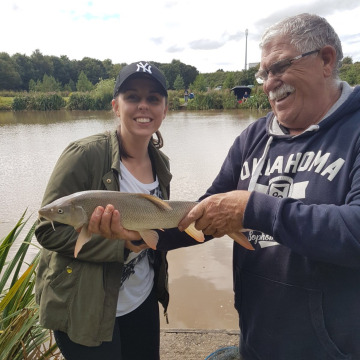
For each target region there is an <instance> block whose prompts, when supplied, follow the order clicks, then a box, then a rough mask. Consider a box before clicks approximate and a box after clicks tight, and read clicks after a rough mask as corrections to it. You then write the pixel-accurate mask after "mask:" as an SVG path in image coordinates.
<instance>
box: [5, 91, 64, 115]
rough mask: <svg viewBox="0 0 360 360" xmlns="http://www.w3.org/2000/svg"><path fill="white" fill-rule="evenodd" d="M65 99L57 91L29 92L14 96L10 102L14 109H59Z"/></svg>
mask: <svg viewBox="0 0 360 360" xmlns="http://www.w3.org/2000/svg"><path fill="white" fill-rule="evenodd" d="M64 106H65V100H64V99H63V98H62V97H61V96H60V95H59V94H57V93H31V94H26V95H24V94H22V95H18V96H15V98H14V101H13V103H12V109H13V110H14V111H20V110H42V111H44V110H45V111H46V110H60V109H61V108H63V107H64Z"/></svg>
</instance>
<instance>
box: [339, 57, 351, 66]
mask: <svg viewBox="0 0 360 360" xmlns="http://www.w3.org/2000/svg"><path fill="white" fill-rule="evenodd" d="M352 63H353V60H352V57H351V56H345V57H344V58H343V59H342V61H341V64H342V65H352Z"/></svg>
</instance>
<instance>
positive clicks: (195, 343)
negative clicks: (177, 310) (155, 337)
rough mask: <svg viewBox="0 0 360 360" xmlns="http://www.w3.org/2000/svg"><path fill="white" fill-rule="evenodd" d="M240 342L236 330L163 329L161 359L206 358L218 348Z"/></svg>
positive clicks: (199, 359)
mask: <svg viewBox="0 0 360 360" xmlns="http://www.w3.org/2000/svg"><path fill="white" fill-rule="evenodd" d="M238 344H239V331H236V330H183V329H162V330H161V333H160V354H161V360H204V359H205V358H206V357H207V356H208V355H210V354H212V353H213V352H214V351H215V350H217V349H220V348H223V347H226V346H237V345H238ZM224 360H225V359H224Z"/></svg>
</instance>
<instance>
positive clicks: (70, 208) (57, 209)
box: [38, 198, 88, 229]
mask: <svg viewBox="0 0 360 360" xmlns="http://www.w3.org/2000/svg"><path fill="white" fill-rule="evenodd" d="M38 213H39V217H42V218H45V219H46V220H49V221H51V222H54V221H56V222H59V223H62V224H67V225H71V226H73V227H74V228H75V229H78V228H80V227H81V226H83V225H84V224H85V223H87V222H88V217H87V215H86V212H85V210H84V209H83V207H82V206H80V205H76V204H75V203H74V202H72V201H69V200H68V201H63V198H62V199H59V200H55V201H53V202H52V203H50V204H48V205H45V206H44V207H42V208H41V209H40V210H39V211H38Z"/></svg>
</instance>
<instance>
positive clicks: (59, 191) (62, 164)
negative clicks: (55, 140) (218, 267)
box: [35, 131, 172, 346]
mask: <svg viewBox="0 0 360 360" xmlns="http://www.w3.org/2000/svg"><path fill="white" fill-rule="evenodd" d="M149 154H150V157H151V160H152V163H153V166H154V168H155V171H156V174H157V176H158V179H159V183H160V187H161V191H162V194H163V196H164V198H165V199H168V197H169V184H170V180H171V177H172V176H171V174H170V172H169V160H168V158H167V157H166V156H165V155H164V154H163V153H162V152H161V151H159V150H158V149H156V148H155V147H154V146H153V145H152V144H150V145H149ZM119 174H120V155H119V144H118V139H117V136H116V132H115V131H114V132H112V133H110V132H107V133H103V134H98V135H93V136H90V137H87V138H85V139H81V140H78V141H75V142H73V143H71V144H70V145H69V146H68V147H67V148H66V149H65V150H64V152H63V153H62V155H61V156H60V158H59V160H58V162H57V163H56V166H55V169H54V170H53V173H52V175H51V177H50V180H49V183H48V186H47V188H46V190H45V194H44V198H43V202H42V203H43V205H45V204H49V203H50V202H52V201H53V200H55V199H57V198H60V197H62V196H65V195H69V194H72V193H74V192H77V191H83V190H116V191H118V190H120V188H119V180H118V179H119ZM54 225H55V228H56V231H54V230H53V228H52V226H51V223H50V222H49V221H40V222H39V224H38V226H37V228H36V231H35V235H36V238H37V240H38V242H39V243H40V244H41V245H42V247H43V249H42V254H41V259H40V264H39V268H38V272H37V279H36V301H37V303H38V304H39V305H40V323H41V325H42V326H44V327H45V328H48V329H53V330H61V331H63V332H66V333H67V334H68V336H69V337H70V339H71V340H72V341H74V342H76V343H79V344H82V345H86V346H97V345H100V344H101V342H102V341H111V339H112V334H113V328H114V323H115V317H116V305H117V298H118V293H119V288H120V279H121V274H122V269H123V265H124V257H125V256H126V255H125V254H126V251H125V248H124V241H121V240H109V239H105V238H103V237H101V236H99V235H93V237H92V239H91V240H90V241H89V242H88V243H87V244H85V245H84V246H83V248H82V250H81V251H80V253H79V255H78V257H77V258H76V259H75V258H74V256H73V253H74V247H75V242H76V239H77V237H78V233H77V232H76V231H75V230H74V228H73V227H71V226H68V225H63V224H59V223H55V224H54ZM151 251H152V250H151ZM154 268H155V279H154V283H155V285H154V286H155V288H156V291H157V296H158V299H159V301H160V302H161V303H162V305H163V306H164V313H165V314H166V310H167V306H168V302H169V293H168V275H167V261H166V252H160V251H155V263H154Z"/></svg>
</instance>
